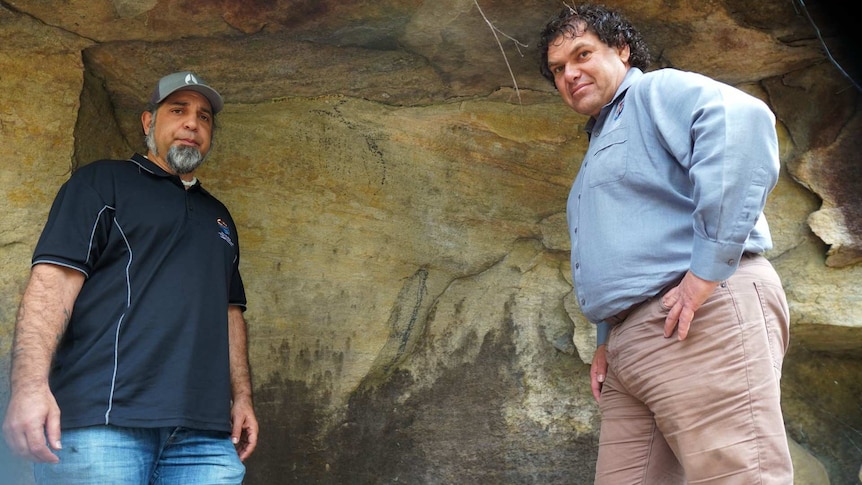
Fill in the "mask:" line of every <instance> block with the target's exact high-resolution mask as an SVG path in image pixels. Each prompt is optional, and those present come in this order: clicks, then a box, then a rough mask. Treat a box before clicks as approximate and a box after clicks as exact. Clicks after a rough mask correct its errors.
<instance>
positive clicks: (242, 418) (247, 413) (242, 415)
mask: <svg viewBox="0 0 862 485" xmlns="http://www.w3.org/2000/svg"><path fill="white" fill-rule="evenodd" d="M231 422H232V423H233V431H231V434H230V439H231V441H232V442H233V444H234V446H236V452H237V454H238V455H239V459H240V460H241V461H245V459H246V458H248V457H249V456H251V454H252V452H253V451H254V449H255V447H257V432H258V425H257V418H256V417H255V416H254V409H253V407H252V404H251V402H250V401H247V400H244V401H235V402H234V404H233V407H232V408H231Z"/></svg>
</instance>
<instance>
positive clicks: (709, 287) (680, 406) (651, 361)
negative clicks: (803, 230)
mask: <svg viewBox="0 0 862 485" xmlns="http://www.w3.org/2000/svg"><path fill="white" fill-rule="evenodd" d="M541 50H542V64H541V69H542V73H543V75H544V76H545V77H546V78H547V79H549V80H550V81H551V82H553V83H554V85H555V87H556V88H557V90H558V91H559V93H560V95H561V97H562V98H563V101H564V102H565V103H566V104H567V105H569V106H570V107H571V108H572V109H573V110H574V111H576V112H578V113H580V114H583V115H588V116H590V120H589V122H588V123H587V127H586V131H587V133H588V134H589V136H590V144H589V148H588V150H587V153H586V155H585V157H584V160H583V162H582V165H581V169H580V171H579V173H578V176H577V178H576V180H575V182H574V185H573V187H572V190H571V193H570V194H569V199H568V203H567V208H566V210H567V216H568V223H569V232H570V237H571V246H572V252H571V266H572V275H573V279H574V282H575V292H576V294H577V299H578V303H579V305H580V308H581V311H582V312H583V313H584V315H585V316H586V317H587V318H588V319H589V320H590V321H592V322H594V323H596V325H597V331H598V335H597V336H598V339H597V344H598V347H597V349H596V354H595V358H594V360H593V364H592V367H591V382H592V390H593V394H594V396H595V398H596V400H597V401H599V405H600V408H601V410H602V430H601V437H600V443H599V458H598V462H597V469H596V483H597V484H602V483H609V484H618V483H644V484H654V483H662V484H670V483H685V481H686V480H688V481H689V482H697V483H706V482H709V483H728V482H727V481H724V480H728V478H727V477H734V478H733V480H736V481H733V483H764V484H766V483H783V484H786V483H792V473H793V472H792V465H791V463H790V456H789V451H788V448H787V438H786V434H785V431H784V428H783V419H782V415H781V407H780V394H779V391H780V388H779V378H780V369H781V362H782V360H783V357H784V353H785V351H786V347H787V343H788V334H789V316H788V310H787V303H786V300H785V296H784V292H783V290H782V288H781V282H780V280H779V278H778V276H777V275H776V274H775V271H774V270H773V268H772V266H771V265H770V264H769V262H768V261H767V260H766V259H765V258H763V257H762V256H760V254H761V253H763V252H764V251H766V250H768V249H770V248H771V247H772V241H771V237H770V234H769V229H768V227H767V223H766V219H765V217H764V216H763V208H764V205H765V204H766V198H767V195H768V193H769V191H770V190H772V188H773V187H774V186H775V184H776V182H777V180H778V170H779V160H778V140H777V135H776V131H775V117H774V115H773V114H772V113H771V112H770V110H769V109H768V107H767V106H766V105H765V104H764V103H763V102H761V101H760V100H758V99H756V98H754V97H752V96H750V95H748V94H746V93H744V92H742V91H740V90H738V89H736V88H734V87H731V86H728V85H726V84H722V83H720V82H717V81H715V80H713V79H710V78H707V77H705V76H702V75H699V74H694V73H689V72H683V71H678V70H674V69H659V70H656V71H652V72H647V73H645V72H644V71H645V70H646V69H647V67H648V66H649V52H648V50H647V48H646V45H645V44H644V42H643V40H642V38H641V36H640V34H639V33H638V32H637V30H636V29H635V28H634V27H633V26H632V25H631V24H630V23H629V22H628V21H627V20H626V19H625V18H624V17H622V16H621V15H620V14H619V13H617V12H613V11H610V10H607V9H605V8H604V7H597V6H591V5H583V6H579V7H572V8H570V7H566V8H565V9H564V10H563V12H562V13H561V14H560V15H559V16H558V17H555V18H554V19H552V20H551V21H550V22H549V23H548V25H547V26H546V27H545V30H544V31H543V33H542V43H541ZM671 337H674V338H671ZM632 457H635V458H634V459H632ZM722 477H723V478H722Z"/></svg>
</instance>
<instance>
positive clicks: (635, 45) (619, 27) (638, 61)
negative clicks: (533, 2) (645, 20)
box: [539, 4, 650, 84]
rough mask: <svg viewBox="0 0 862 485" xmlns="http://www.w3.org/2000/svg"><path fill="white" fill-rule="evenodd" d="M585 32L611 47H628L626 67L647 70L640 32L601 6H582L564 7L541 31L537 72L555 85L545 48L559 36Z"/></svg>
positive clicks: (647, 62) (620, 16) (646, 50)
mask: <svg viewBox="0 0 862 485" xmlns="http://www.w3.org/2000/svg"><path fill="white" fill-rule="evenodd" d="M585 32H592V33H594V34H596V36H597V37H598V38H599V40H600V41H602V42H604V43H605V44H607V45H608V46H610V47H624V46H626V45H628V46H629V49H630V52H631V54H630V57H629V64H630V65H631V66H632V67H637V68H640V69H641V70H644V71H645V70H646V69H647V68H648V67H649V64H650V54H649V48H648V47H647V45H646V42H644V40H643V37H641V34H640V32H638V30H637V29H636V28H635V27H634V26H633V25H632V24H631V22H629V21H628V19H626V18H625V17H624V16H623V15H622V14H621V13H619V12H616V11H614V10H610V9H608V8H607V7H605V6H603V5H592V4H583V5H579V6H575V7H568V6H567V7H566V8H564V9H563V11H562V12H560V14H559V15H557V16H556V17H553V18H552V19H551V20H549V21H548V23H547V24H546V25H545V28H544V30H542V36H541V39H540V40H539V52H540V53H541V56H542V59H541V64H540V65H539V69H540V71H541V73H542V76H543V77H544V78H545V79H547V80H549V81H551V83H552V84H553V83H554V74H553V73H552V72H551V70H550V69H548V46H549V45H551V44H552V43H554V42H555V41H556V40H557V39H558V38H559V37H560V36H563V35H565V36H570V37H577V36H580V35H583V34H584V33H585Z"/></svg>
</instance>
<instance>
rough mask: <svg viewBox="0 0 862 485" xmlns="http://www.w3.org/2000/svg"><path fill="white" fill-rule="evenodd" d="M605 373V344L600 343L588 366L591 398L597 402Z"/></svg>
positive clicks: (606, 364) (606, 363)
mask: <svg viewBox="0 0 862 485" xmlns="http://www.w3.org/2000/svg"><path fill="white" fill-rule="evenodd" d="M606 375H608V359H607V346H606V345H605V344H602V345H599V346H598V347H597V348H596V353H595V355H593V364H592V365H591V366H590V387H592V389H593V398H595V400H596V402H599V399H600V398H601V396H602V384H604V382H605V376H606Z"/></svg>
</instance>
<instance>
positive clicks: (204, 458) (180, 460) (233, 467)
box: [33, 426, 245, 485]
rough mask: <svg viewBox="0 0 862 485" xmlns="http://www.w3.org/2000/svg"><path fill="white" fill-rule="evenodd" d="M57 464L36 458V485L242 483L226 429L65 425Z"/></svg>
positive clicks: (242, 471)
mask: <svg viewBox="0 0 862 485" xmlns="http://www.w3.org/2000/svg"><path fill="white" fill-rule="evenodd" d="M62 443H63V449H62V450H59V451H57V452H56V454H57V456H59V457H60V463H57V464H49V463H37V464H35V465H34V468H33V472H34V476H35V479H36V483H37V484H39V485H49V484H50V485H96V484H98V485H105V484H111V485H126V484H127V485H217V484H225V485H228V484H231V485H233V484H237V485H238V484H241V483H242V479H243V476H245V465H243V464H242V462H241V461H240V460H239V456H238V455H237V453H236V449H235V448H234V446H233V443H231V441H230V434H229V433H226V432H220V431H202V430H194V429H188V428H176V427H169V428H122V427H118V426H92V427H87V428H77V429H64V430H63V435H62Z"/></svg>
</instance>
